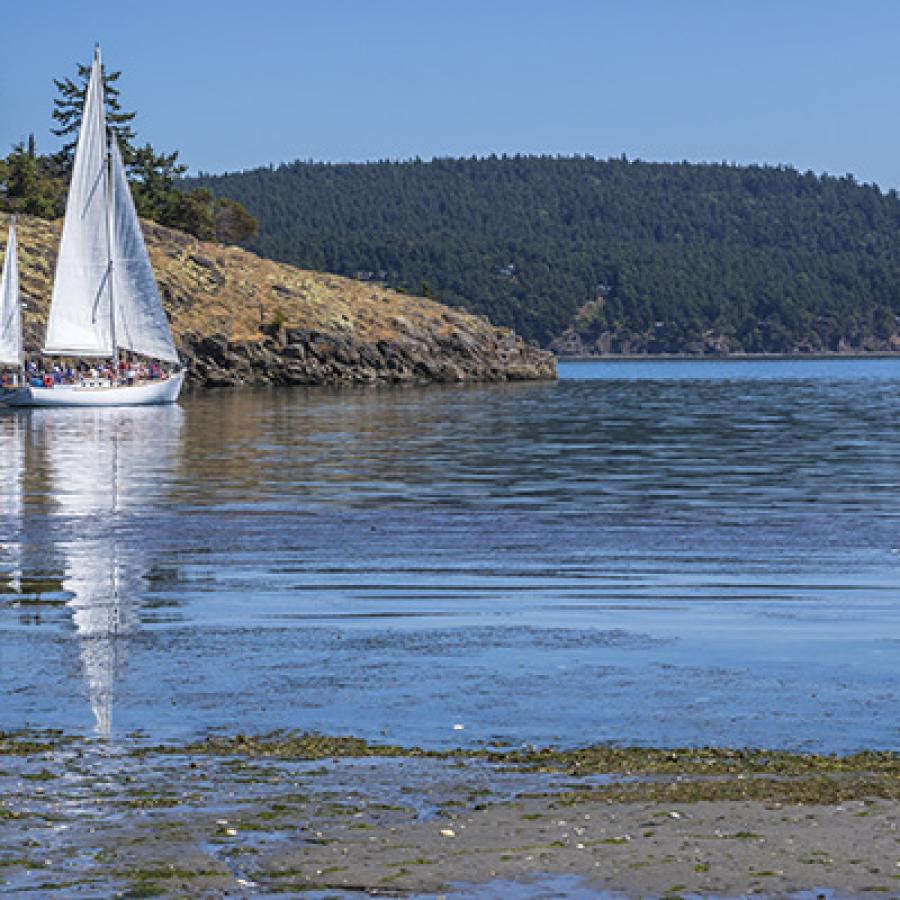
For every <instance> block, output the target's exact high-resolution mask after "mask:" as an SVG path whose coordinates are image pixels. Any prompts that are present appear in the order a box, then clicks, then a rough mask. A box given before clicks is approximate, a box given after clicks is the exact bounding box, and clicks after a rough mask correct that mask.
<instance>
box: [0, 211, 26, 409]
mask: <svg viewBox="0 0 900 900" xmlns="http://www.w3.org/2000/svg"><path fill="white" fill-rule="evenodd" d="M23 364H24V357H23V354H22V311H21V308H20V306H19V259H18V253H17V250H16V217H15V216H13V217H12V219H11V221H10V224H9V237H8V239H7V241H6V255H5V256H4V258H3V275H2V276H0V369H7V370H8V369H16V370H17V373H16V375H15V377H14V380H13V379H12V378H11V377H10V375H9V373H8V372H6V373H4V378H3V390H2V392H0V400H3V401H5V400H7V399H8V398H9V397H12V396H13V394H14V393H16V392H17V391H18V388H19V382H20V381H21V376H22V369H23Z"/></svg>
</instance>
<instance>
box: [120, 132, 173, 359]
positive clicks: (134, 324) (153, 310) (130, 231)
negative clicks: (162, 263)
mask: <svg viewBox="0 0 900 900" xmlns="http://www.w3.org/2000/svg"><path fill="white" fill-rule="evenodd" d="M110 153H111V155H112V210H113V224H112V229H111V231H112V259H113V267H112V272H113V297H114V298H115V304H116V322H115V329H116V334H115V340H116V344H117V345H118V346H119V347H124V348H125V349H126V350H132V351H134V352H135V353H141V354H143V355H144V356H149V357H152V358H154V359H162V360H165V361H166V362H173V363H177V362H178V352H177V351H176V350H175V345H174V344H173V343H172V334H171V332H170V331H169V320H168V319H167V318H166V314H165V311H164V310H163V306H162V300H161V299H160V296H159V289H158V288H157V286H156V279H155V278H154V277H153V269H152V268H151V266H150V258H149V257H148V255H147V248H146V246H145V245H144V236H143V234H142V233H141V223H140V222H139V221H138V217H137V211H136V210H135V208H134V200H133V199H132V197H131V188H130V187H129V186H128V179H127V178H126V177H125V166H124V165H123V164H122V154H121V153H120V152H119V146H118V143H117V142H116V140H115V138H113V140H112V142H111V146H110Z"/></svg>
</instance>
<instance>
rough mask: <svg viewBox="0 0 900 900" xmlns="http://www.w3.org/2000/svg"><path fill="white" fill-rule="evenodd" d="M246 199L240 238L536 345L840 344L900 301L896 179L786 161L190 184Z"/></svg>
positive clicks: (544, 166)
mask: <svg viewBox="0 0 900 900" xmlns="http://www.w3.org/2000/svg"><path fill="white" fill-rule="evenodd" d="M182 183H183V184H185V185H186V186H189V187H191V188H194V189H196V188H201V189H206V190H209V191H210V192H211V193H212V194H213V195H214V196H215V197H217V198H229V199H231V200H234V201H237V202H239V203H241V204H242V205H243V206H245V207H246V208H247V209H248V210H250V212H251V213H252V214H253V215H254V216H255V217H256V218H257V220H258V222H259V231H258V233H257V235H256V236H255V237H253V238H251V239H250V240H249V242H248V243H249V246H250V247H251V248H253V249H255V250H257V251H258V252H260V253H262V254H263V255H266V256H270V257H273V258H275V259H279V260H282V261H285V262H289V263H294V264H296V265H300V266H304V267H307V268H314V269H324V270H327V271H331V272H335V273H337V274H341V275H350V276H355V277H358V278H364V279H374V280H380V281H384V282H385V283H387V284H389V285H391V286H394V287H398V288H400V289H403V290H407V291H412V292H415V293H425V294H428V295H432V296H437V297H439V298H440V299H441V300H443V301H445V302H447V303H450V304H454V305H458V306H465V307H467V308H468V309H470V310H472V311H475V312H483V313H486V314H487V315H488V316H489V317H490V318H491V319H493V320H494V321H496V322H498V323H503V324H506V325H509V326H512V327H514V328H515V329H516V330H517V331H519V332H520V333H522V334H523V335H525V336H526V337H528V338H532V339H535V340H537V341H539V342H541V343H542V344H548V343H550V342H551V341H553V340H554V339H555V338H558V337H559V335H560V334H562V333H563V332H565V331H566V330H567V329H570V331H574V332H576V333H578V335H579V336H580V337H582V338H584V339H585V341H587V342H588V343H590V342H592V341H594V340H595V339H598V338H599V337H600V336H602V335H606V336H607V338H610V337H611V339H612V340H611V343H610V346H612V348H613V349H616V348H617V347H618V348H622V347H632V348H638V349H645V350H650V351H653V350H669V351H677V350H679V349H683V348H684V347H685V346H686V345H687V344H689V343H690V342H692V341H693V342H696V341H698V340H703V339H705V338H708V337H709V336H710V335H711V334H713V335H716V336H718V337H720V338H722V340H723V341H724V343H725V346H727V347H728V348H729V349H732V350H745V351H783V350H789V349H793V348H796V347H798V346H801V347H806V348H808V349H813V350H816V349H836V348H838V347H841V346H861V345H862V344H864V343H865V342H866V341H870V340H888V339H889V338H890V337H891V336H892V335H893V334H894V333H895V332H896V330H897V329H896V321H897V320H896V319H895V316H897V315H898V314H900V198H898V195H897V193H896V191H893V190H892V191H888V192H886V193H885V192H882V191H881V190H880V189H879V188H878V187H876V186H874V185H868V184H859V183H857V182H856V181H855V179H854V178H853V177H852V176H849V175H847V176H842V177H834V176H829V175H821V176H820V175H816V174H814V173H812V172H800V171H797V170H796V169H793V168H790V167H770V166H737V165H730V164H724V163H723V164H700V165H698V164H688V163H676V164H656V163H647V162H642V161H631V160H627V159H625V158H624V157H623V158H618V159H609V160H598V159H594V158H591V157H551V156H541V157H537V156H501V157H497V156H491V157H488V158H469V159H435V160H432V161H427V162H426V161H422V160H418V159H417V160H411V161H407V162H375V163H366V164H323V163H312V162H302V161H297V162H293V163H289V164H285V165H281V166H278V167H273V166H270V167H267V168H260V169H254V170H251V171H246V172H239V173H232V174H226V175H218V176H214V175H202V174H201V176H200V177H198V178H195V179H190V180H189V181H187V182H182Z"/></svg>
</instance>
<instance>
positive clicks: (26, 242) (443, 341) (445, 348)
mask: <svg viewBox="0 0 900 900" xmlns="http://www.w3.org/2000/svg"><path fill="white" fill-rule="evenodd" d="M143 224H144V236H145V238H146V241H147V248H148V250H149V253H150V257H151V260H152V262H153V268H154V271H155V273H156V277H157V281H158V282H159V287H160V291H161V293H162V296H163V302H164V305H165V307H166V312H167V313H168V315H169V320H170V322H171V323H172V332H173V334H174V336H175V340H176V343H177V345H178V348H179V352H180V353H181V355H182V359H183V361H184V364H185V366H186V367H187V370H188V374H189V377H190V378H191V379H192V380H193V381H195V382H197V383H200V384H205V385H209V386H218V385H237V384H310V385H312V384H340V383H356V384H371V383H376V382H415V381H441V382H459V381H512V380H527V379H551V378H555V377H556V363H555V357H554V356H553V355H552V354H551V353H549V352H547V351H545V350H540V349H538V348H537V347H536V346H533V345H530V344H526V343H525V342H524V341H523V340H522V338H521V337H519V336H518V335H516V334H515V333H514V332H512V331H511V330H510V329H508V328H499V327H496V326H494V325H492V324H491V323H490V322H489V321H488V320H487V319H486V318H484V317H483V316H475V315H472V314H470V313H467V312H465V311H463V310H459V309H453V308H450V307H447V306H444V305H442V304H440V303H436V302H434V301H433V300H428V299H426V298H424V297H413V296H410V295H407V294H402V293H399V292H397V291H392V290H389V289H387V288H383V287H381V286H378V285H375V284H372V283H371V282H359V281H354V280H353V279H348V278H341V277H339V276H337V275H329V274H325V273H321V272H310V271H305V270H302V269H297V268H294V267H293V266H289V265H285V264H282V263H277V262H273V261H272V260H267V259H262V258H261V257H259V256H256V255H255V254H253V253H249V252H248V251H245V250H241V249H239V248H237V247H225V246H222V245H219V244H210V243H204V242H201V241H198V240H196V239H195V238H193V237H191V236H189V235H186V234H183V233H182V232H178V231H173V230H172V229H169V228H163V227H162V226H159V225H155V224H153V223H150V222H145V223H143ZM7 225H8V218H7V217H6V216H5V215H0V241H3V242H5V235H6V230H7ZM59 232H60V223H59V222H47V221H44V220H42V219H35V218H31V217H28V216H23V217H20V219H19V229H18V236H19V241H18V243H19V256H20V268H21V285H22V293H23V300H24V301H25V303H26V309H25V310H24V328H25V345H26V348H27V349H30V350H36V349H37V348H39V347H40V345H41V341H42V340H43V336H44V328H45V326H46V321H47V308H48V305H49V302H50V293H51V287H52V282H53V269H54V264H55V261H56V253H57V249H58V247H59Z"/></svg>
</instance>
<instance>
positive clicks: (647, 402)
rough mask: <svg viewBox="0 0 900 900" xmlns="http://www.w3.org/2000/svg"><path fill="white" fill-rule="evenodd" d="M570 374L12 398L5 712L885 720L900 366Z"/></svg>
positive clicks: (861, 738)
mask: <svg viewBox="0 0 900 900" xmlns="http://www.w3.org/2000/svg"><path fill="white" fill-rule="evenodd" d="M560 369H561V380H560V382H559V383H558V384H521V385H500V386H479V387H453V388H444V387H429V388H413V389H398V390H346V391H325V390H302V389H294V390H280V391H245V392H221V393H216V392H207V393H203V394H194V395H190V396H187V397H186V398H185V399H184V400H183V402H182V403H181V405H180V406H179V407H177V408H169V409H166V408H160V409H143V410H141V409H137V410H72V411H65V410H54V411H49V410H48V411H32V412H30V413H29V412H18V413H15V412H9V413H2V414H0V459H2V461H3V466H2V472H3V481H2V484H0V698H2V699H0V728H3V729H11V728H19V727H24V726H27V727H33V728H43V727H59V728H64V729H66V730H69V731H76V732H83V733H97V732H100V733H111V734H113V735H124V734H127V733H129V732H132V731H135V730H140V731H143V732H144V733H146V734H147V735H148V736H150V737H151V738H153V739H163V738H166V739H168V738H176V739H183V738H187V737H190V736H194V735H196V734H200V733H205V732H207V731H210V730H214V731H216V730H223V731H225V732H229V733H233V732H238V731H240V732H245V733H251V732H263V731H268V730H271V729H273V728H281V727H290V728H299V729H316V730H321V731H324V732H328V733H332V734H336V733H353V734H357V735H361V736H364V737H369V738H372V739H378V740H390V741H396V742H400V743H422V744H427V745H430V746H447V745H454V744H459V743H472V742H475V741H479V740H489V739H493V738H499V739H504V740H509V741H513V742H523V741H524V742H534V743H548V742H556V743H562V744H567V745H572V744H581V743H587V742H596V741H605V740H611V741H619V742H623V743H636V742H637V743H653V744H668V745H678V744H688V743H703V744H707V743H709V744H738V745H777V746H784V747H790V748H795V749H826V750H838V751H848V750H853V749H856V748H860V747H879V748H888V749H897V748H898V746H900V728H898V722H900V428H898V422H900V361H894V360H859V361H852V360H840V361H819V362H817V361H791V362H727V363H725V362H722V363H719V362H705V361H698V362H646V363H644V362H617V363H572V364H564V365H562V366H561V367H560ZM458 725H462V726H463V728H462V729H459V728H454V726H458Z"/></svg>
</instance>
